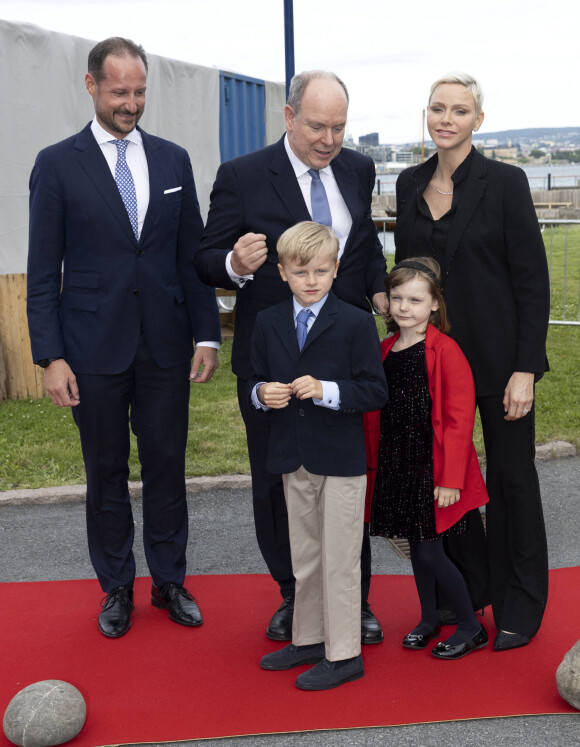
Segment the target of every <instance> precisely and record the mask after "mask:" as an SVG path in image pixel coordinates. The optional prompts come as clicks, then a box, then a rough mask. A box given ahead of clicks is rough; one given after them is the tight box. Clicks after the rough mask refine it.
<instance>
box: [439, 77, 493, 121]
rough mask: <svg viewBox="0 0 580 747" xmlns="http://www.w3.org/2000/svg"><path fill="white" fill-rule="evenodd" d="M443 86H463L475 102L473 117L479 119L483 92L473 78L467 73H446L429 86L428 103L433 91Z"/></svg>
mask: <svg viewBox="0 0 580 747" xmlns="http://www.w3.org/2000/svg"><path fill="white" fill-rule="evenodd" d="M444 85H458V86H465V88H467V90H468V91H471V93H472V95H473V100H474V101H475V116H476V117H479V115H480V114H481V112H482V111H483V91H482V89H481V86H480V85H479V83H478V82H477V81H476V80H475V78H472V77H471V75H468V74H467V73H448V74H447V75H444V76H443V77H442V78H439V80H436V81H435V83H433V85H432V86H431V90H430V91H429V103H431V99H432V98H433V94H434V92H435V89H436V88H437V87H438V86H444Z"/></svg>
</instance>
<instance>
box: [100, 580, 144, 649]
mask: <svg viewBox="0 0 580 747" xmlns="http://www.w3.org/2000/svg"><path fill="white" fill-rule="evenodd" d="M101 607H102V608H103V609H102V610H101V612H100V614H99V621H98V627H99V631H100V632H101V633H102V634H103V635H104V636H107V638H120V637H121V636H122V635H125V633H126V632H127V631H128V630H129V628H130V627H131V612H133V610H134V609H135V608H134V606H133V589H130V588H129V587H128V586H118V587H117V588H116V589H113V591H110V592H109V593H108V594H107V596H106V597H104V598H103V600H102V602H101Z"/></svg>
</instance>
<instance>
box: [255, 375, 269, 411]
mask: <svg viewBox="0 0 580 747" xmlns="http://www.w3.org/2000/svg"><path fill="white" fill-rule="evenodd" d="M265 383H266V382H265V381H259V382H258V383H257V384H256V386H255V387H254V388H253V389H252V404H253V405H254V407H255V408H256V410H269V409H270V408H269V407H268V405H264V404H262V403H261V402H260V400H259V399H258V389H259V388H260V387H261V386H262V384H265Z"/></svg>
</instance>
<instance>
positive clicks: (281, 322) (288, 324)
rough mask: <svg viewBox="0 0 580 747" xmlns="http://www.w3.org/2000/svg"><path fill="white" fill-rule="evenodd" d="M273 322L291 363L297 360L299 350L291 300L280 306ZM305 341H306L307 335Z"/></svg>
mask: <svg viewBox="0 0 580 747" xmlns="http://www.w3.org/2000/svg"><path fill="white" fill-rule="evenodd" d="M274 322H275V324H274V329H275V332H276V334H277V335H278V337H279V338H280V340H281V342H282V345H283V346H284V348H285V349H286V352H287V353H288V355H289V356H290V358H291V359H292V360H293V361H295V360H297V359H298V357H299V355H300V350H299V349H298V338H297V336H296V327H295V325H294V306H293V301H292V298H289V299H287V300H286V301H285V302H284V304H283V305H280V307H279V308H278V312H277V316H276V319H275V320H274ZM306 339H308V335H307V337H306Z"/></svg>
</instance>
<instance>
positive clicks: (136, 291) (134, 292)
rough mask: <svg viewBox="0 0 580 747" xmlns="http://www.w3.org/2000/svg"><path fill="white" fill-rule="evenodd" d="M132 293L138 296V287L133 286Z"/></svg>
mask: <svg viewBox="0 0 580 747" xmlns="http://www.w3.org/2000/svg"><path fill="white" fill-rule="evenodd" d="M133 295H134V296H138V295H139V288H135V290H134V291H133Z"/></svg>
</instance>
